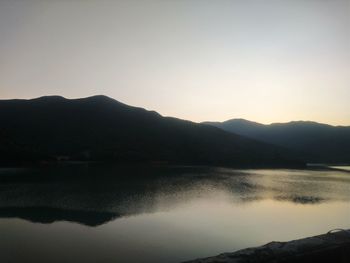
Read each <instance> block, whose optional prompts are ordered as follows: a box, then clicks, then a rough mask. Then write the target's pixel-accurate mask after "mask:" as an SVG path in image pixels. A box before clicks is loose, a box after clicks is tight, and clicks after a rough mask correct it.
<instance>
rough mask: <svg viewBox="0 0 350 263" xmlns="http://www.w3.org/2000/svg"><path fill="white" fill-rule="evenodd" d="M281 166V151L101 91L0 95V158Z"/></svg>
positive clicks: (293, 161) (285, 161) (290, 161)
mask: <svg viewBox="0 0 350 263" xmlns="http://www.w3.org/2000/svg"><path fill="white" fill-rule="evenodd" d="M55 159H58V160H89V161H108V162H157V163H158V162H161V163H162V162H165V163H175V164H203V165H223V166H289V165H292V166H294V165H300V164H301V163H302V162H301V161H300V160H298V159H297V158H296V156H295V155H293V154H292V153H291V152H289V151H288V150H286V149H284V148H281V147H277V146H273V145H269V144H266V143H261V142H258V141H255V140H252V139H248V138H246V137H243V136H240V135H236V134H232V133H228V132H225V131H222V130H221V129H218V128H216V127H212V126H209V125H204V124H198V123H193V122H190V121H185V120H180V119H176V118H171V117H163V116H161V115H160V114H158V113H157V112H154V111H147V110H145V109H142V108H138V107H132V106H129V105H126V104H123V103H121V102H119V101H116V100H114V99H112V98H109V97H106V96H93V97H88V98H82V99H72V100H70V99H65V98H63V97H59V96H47V97H41V98H36V99H31V100H17V99H16V100H0V161H1V162H3V163H6V162H7V163H11V162H19V161H20V162H36V161H43V160H45V161H46V160H47V161H52V160H55Z"/></svg>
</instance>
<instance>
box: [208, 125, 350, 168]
mask: <svg viewBox="0 0 350 263" xmlns="http://www.w3.org/2000/svg"><path fill="white" fill-rule="evenodd" d="M204 123H205V124H208V125H212V126H215V127H218V128H221V129H223V130H225V131H229V132H232V133H235V134H239V135H242V136H246V137H249V138H253V139H256V140H259V141H262V142H266V143H271V144H274V145H279V146H283V147H286V148H289V149H293V150H296V151H299V152H300V153H303V157H304V159H306V160H307V161H309V162H328V163H349V162H350V127H349V126H348V127H347V126H331V125H327V124H322V123H317V122H311V121H292V122H288V123H273V124H270V125H264V124H260V123H256V122H251V121H248V120H244V119H231V120H228V121H224V122H204Z"/></svg>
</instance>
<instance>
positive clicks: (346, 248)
mask: <svg viewBox="0 0 350 263" xmlns="http://www.w3.org/2000/svg"><path fill="white" fill-rule="evenodd" d="M267 262H274V263H277V262H283V263H292V262H301V263H306V262H308V263H309V262H310V263H311V262H313V263H319V262H329V263H348V262H350V230H339V231H332V232H329V233H327V234H323V235H319V236H314V237H308V238H303V239H298V240H293V241H289V242H275V241H274V242H271V243H268V244H266V245H264V246H261V247H255V248H247V249H243V250H239V251H236V252H232V253H224V254H220V255H218V256H214V257H209V258H204V259H196V260H192V261H187V262H186V263H267Z"/></svg>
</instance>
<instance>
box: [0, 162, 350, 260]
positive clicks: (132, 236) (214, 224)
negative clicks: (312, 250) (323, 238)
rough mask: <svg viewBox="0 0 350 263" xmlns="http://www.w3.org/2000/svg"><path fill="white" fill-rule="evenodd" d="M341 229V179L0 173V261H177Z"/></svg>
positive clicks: (345, 220)
mask: <svg viewBox="0 0 350 263" xmlns="http://www.w3.org/2000/svg"><path fill="white" fill-rule="evenodd" d="M332 228H350V173H348V172H346V171H344V172H342V171H327V170H321V171H314V170H233V169H224V168H208V167H153V168H152V167H137V166H136V167H113V166H84V165H76V166H65V167H62V166H58V167H51V168H45V169H44V168H41V169H1V170H0V233H1V237H0V261H1V262H23V260H25V262H181V261H184V260H189V259H194V258H197V257H206V256H210V255H215V254H218V253H222V252H228V251H234V250H237V249H241V248H245V247H249V246H257V245H262V244H264V243H266V242H269V241H272V240H280V241H283V240H290V239H295V238H300V237H304V236H309V235H314V234H321V233H323V232H326V231H328V230H330V229H332Z"/></svg>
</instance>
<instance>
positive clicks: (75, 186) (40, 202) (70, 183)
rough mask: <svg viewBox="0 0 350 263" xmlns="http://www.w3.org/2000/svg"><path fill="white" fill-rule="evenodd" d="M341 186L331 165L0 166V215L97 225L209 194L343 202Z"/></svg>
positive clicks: (243, 200) (345, 177)
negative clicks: (314, 168)
mask: <svg viewBox="0 0 350 263" xmlns="http://www.w3.org/2000/svg"><path fill="white" fill-rule="evenodd" d="M349 186H350V177H349V174H347V173H342V172H338V171H310V170H232V169H222V168H208V167H145V166H136V167H115V166H98V165H96V166H91V165H90V166H85V165H72V166H56V167H51V168H45V169H30V170H15V169H13V170H0V218H21V219H25V220H29V221H31V222H36V223H53V222H56V221H70V222H76V223H79V224H83V225H87V226H98V225H102V224H104V223H106V222H108V221H111V220H115V219H116V218H119V217H126V216H132V215H138V214H142V213H153V212H158V211H168V210H171V209H173V208H176V207H177V206H181V205H182V204H183V203H188V202H191V201H193V200H197V199H200V198H206V197H208V196H209V197H210V196H215V195H220V196H224V198H225V200H228V201H229V202H230V203H232V204H236V205H248V204H250V203H254V202H259V201H261V200H274V201H277V202H292V203H295V204H300V205H309V204H310V205H316V204H319V203H323V202H334V201H346V202H348V201H349V200H350V192H349V189H350V188H349Z"/></svg>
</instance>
